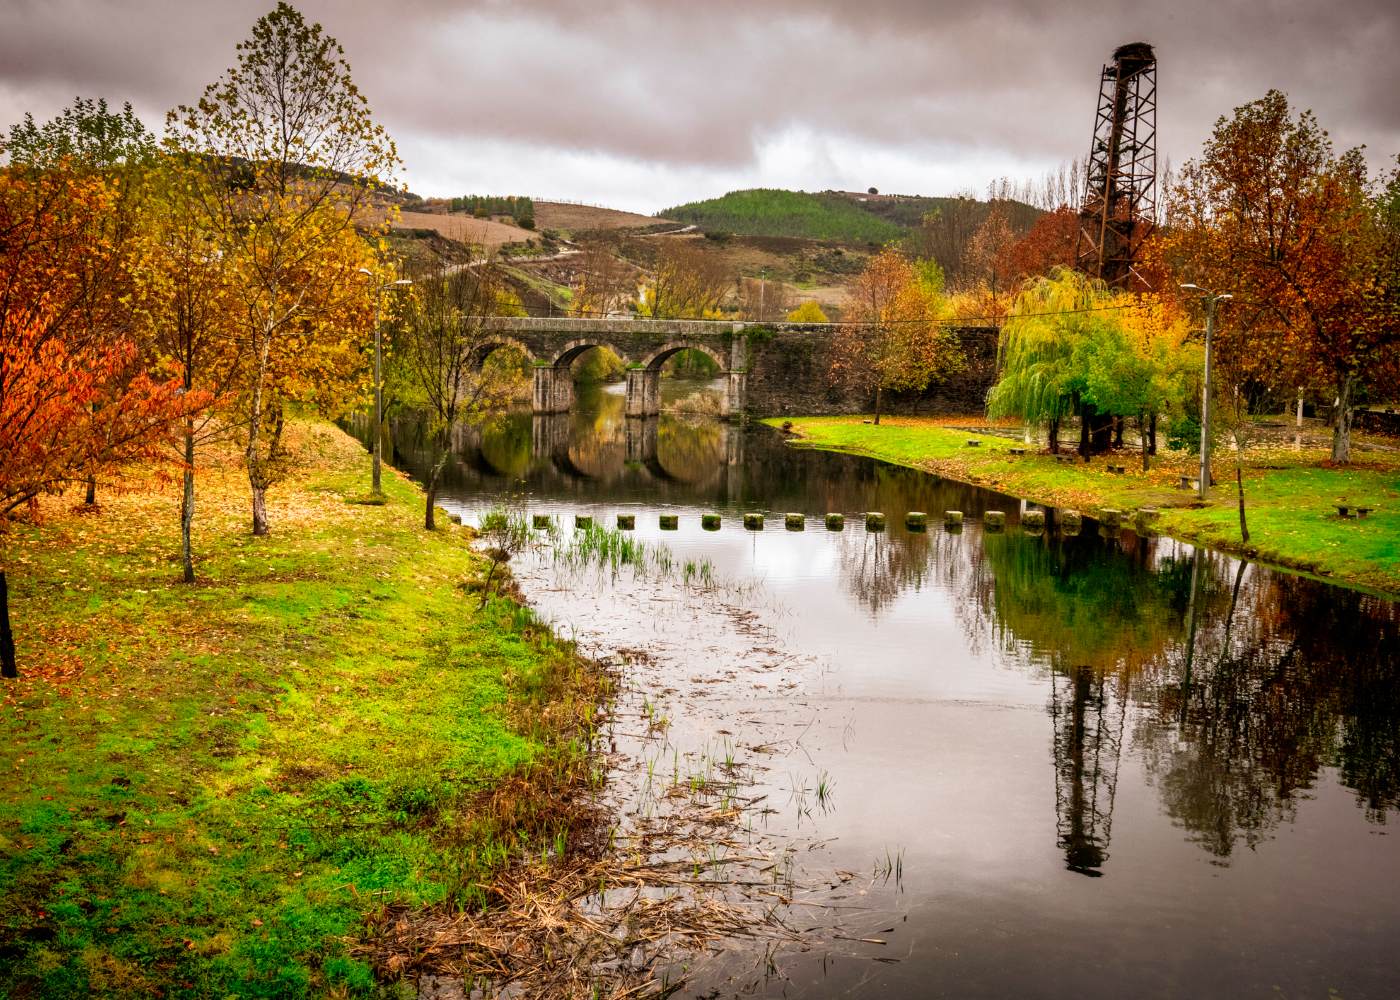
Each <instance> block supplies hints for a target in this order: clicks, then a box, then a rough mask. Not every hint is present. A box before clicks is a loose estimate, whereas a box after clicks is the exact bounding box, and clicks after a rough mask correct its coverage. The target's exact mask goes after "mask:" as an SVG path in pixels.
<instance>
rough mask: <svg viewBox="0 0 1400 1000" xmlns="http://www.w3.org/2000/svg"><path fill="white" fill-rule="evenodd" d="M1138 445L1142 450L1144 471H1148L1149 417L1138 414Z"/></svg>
mask: <svg viewBox="0 0 1400 1000" xmlns="http://www.w3.org/2000/svg"><path fill="white" fill-rule="evenodd" d="M1138 444H1139V445H1140V446H1141V448H1142V471H1143V472H1146V471H1147V455H1148V451H1147V416H1146V415H1145V414H1142V413H1139V414H1138Z"/></svg>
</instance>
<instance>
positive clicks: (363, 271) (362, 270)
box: [360, 267, 374, 278]
mask: <svg viewBox="0 0 1400 1000" xmlns="http://www.w3.org/2000/svg"><path fill="white" fill-rule="evenodd" d="M360 273H361V274H363V275H364V276H365V277H366V278H373V277H374V272H373V271H371V270H370V269H369V268H367V267H362V268H360Z"/></svg>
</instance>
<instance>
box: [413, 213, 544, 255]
mask: <svg viewBox="0 0 1400 1000" xmlns="http://www.w3.org/2000/svg"><path fill="white" fill-rule="evenodd" d="M394 228H395V229H431V230H433V231H434V232H437V233H439V234H440V235H442V236H446V237H447V238H448V239H450V240H456V241H457V242H459V243H475V244H477V245H479V246H482V247H486V248H487V249H495V248H496V247H499V246H503V245H504V244H506V243H524V242H525V241H526V240H532V239H535V238H536V237H535V234H534V233H532V232H530V231H529V230H528V229H521V228H520V227H519V226H512V225H508V224H506V223H504V222H495V221H493V220H491V219H477V218H474V217H472V216H470V215H442V214H439V213H437V212H400V213H399V217H398V220H397V221H396V222H395V223H394Z"/></svg>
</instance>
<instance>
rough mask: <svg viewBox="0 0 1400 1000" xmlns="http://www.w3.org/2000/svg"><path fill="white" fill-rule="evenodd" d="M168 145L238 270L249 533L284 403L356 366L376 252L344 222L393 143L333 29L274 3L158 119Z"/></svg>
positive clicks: (386, 161) (368, 218)
mask: <svg viewBox="0 0 1400 1000" xmlns="http://www.w3.org/2000/svg"><path fill="white" fill-rule="evenodd" d="M166 124H167V142H168V144H169V145H170V146H171V147H172V148H173V149H174V150H177V151H179V150H186V151H188V152H189V153H190V155H191V156H192V157H197V158H198V160H199V162H200V163H202V165H203V166H204V169H205V170H206V171H207V173H208V181H209V183H207V184H205V185H203V186H202V187H201V190H202V191H203V192H204V193H205V196H206V197H207V198H208V200H209V202H208V207H207V210H206V218H207V220H208V223H209V225H210V226H211V227H212V228H214V229H215V230H216V231H217V233H218V249H219V251H220V252H221V253H224V254H225V255H227V256H229V257H230V258H231V259H232V260H233V261H234V263H235V265H236V267H237V268H238V271H239V279H240V280H239V283H238V292H239V296H240V301H239V310H238V314H239V316H240V318H241V321H242V322H241V336H242V339H243V344H244V350H245V357H246V359H247V363H246V365H245V366H244V369H243V370H244V377H243V380H242V385H241V392H240V401H241V406H242V409H243V412H242V414H241V417H240V419H241V423H242V425H243V426H244V427H245V429H246V445H245V449H244V459H245V463H246V465H247V471H248V482H249V486H250V488H251V492H252V515H253V534H255V535H263V534H266V533H267V530H268V520H267V506H266V495H267V490H268V488H269V486H270V485H271V484H272V483H273V482H275V481H276V480H277V478H278V476H279V475H280V474H281V473H282V472H283V471H284V470H285V467H286V461H287V458H288V455H287V452H286V447H285V443H284V441H283V437H282V430H283V427H284V425H285V419H286V411H287V407H288V405H289V404H291V403H292V402H294V401H296V400H312V401H315V402H318V403H321V404H328V403H329V404H331V405H338V406H341V407H343V406H344V405H346V403H347V402H348V399H347V396H348V392H347V389H348V388H349V384H353V381H354V379H355V377H356V376H358V375H359V374H360V373H361V372H362V364H360V363H361V362H362V361H363V358H362V357H361V355H360V351H359V344H360V343H361V342H362V341H363V340H364V339H365V335H366V334H367V333H368V331H369V326H370V323H371V317H372V313H373V303H372V301H371V289H370V287H369V284H368V283H367V282H365V281H363V280H360V279H359V277H358V272H359V270H360V268H362V267H367V266H370V265H372V264H373V263H374V260H373V258H372V256H371V254H370V250H369V248H368V247H367V246H366V245H365V242H364V240H363V239H362V238H361V237H360V236H359V235H358V233H357V232H356V229H355V227H356V224H357V223H360V224H363V225H366V226H369V225H371V224H373V223H374V222H375V221H376V220H375V215H376V210H375V208H374V203H373V195H374V194H375V192H376V191H377V190H378V188H379V187H380V186H381V184H383V183H384V182H385V181H386V179H388V178H389V177H390V176H391V175H392V174H393V173H394V172H395V170H396V169H397V166H398V154H397V152H396V150H395V148H394V144H393V142H392V141H391V140H390V139H389V137H388V135H387V134H386V133H385V132H384V130H383V128H381V127H380V126H379V125H378V124H377V123H376V122H375V121H374V118H373V116H372V115H371V113H370V110H369V104H368V102H367V101H366V100H365V98H364V96H363V95H362V94H361V93H360V91H359V89H358V88H357V87H356V86H355V84H354V82H353V81H352V79H351V77H350V66H349V64H348V63H347V62H346V60H345V58H344V52H343V50H342V49H341V47H340V45H339V44H338V43H337V42H336V41H335V39H334V38H331V37H330V36H328V35H326V34H325V33H324V31H323V30H322V28H321V26H320V25H319V24H307V22H306V21H305V19H304V18H303V17H302V15H301V14H300V13H298V12H297V11H296V10H295V9H294V8H292V7H291V6H289V5H288V4H286V3H279V4H278V5H277V7H276V9H275V10H273V11H272V12H271V13H270V14H267V15H266V16H264V17H262V18H260V19H259V20H258V21H257V23H256V24H255V25H254V26H253V33H252V37H251V38H249V39H248V40H247V41H245V42H242V43H240V44H239V46H238V63H237V65H236V66H234V67H233V68H231V69H229V70H228V71H226V72H225V73H224V75H223V76H222V77H221V78H220V79H219V80H218V81H216V82H215V83H212V84H210V85H209V86H208V87H207V88H206V89H205V91H204V94H203V96H202V97H201V98H200V100H199V101H198V102H197V103H196V104H195V105H193V106H183V105H182V106H180V107H179V108H176V109H175V110H174V111H172V112H171V113H170V114H169V116H168V117H167V123H166Z"/></svg>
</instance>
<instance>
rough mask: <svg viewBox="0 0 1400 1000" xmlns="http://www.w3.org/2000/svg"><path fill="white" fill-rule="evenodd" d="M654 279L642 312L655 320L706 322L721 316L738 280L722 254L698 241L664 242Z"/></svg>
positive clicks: (650, 284)
mask: <svg viewBox="0 0 1400 1000" xmlns="http://www.w3.org/2000/svg"><path fill="white" fill-rule="evenodd" d="M660 242H661V247H660V249H659V250H658V252H657V258H656V267H655V270H654V272H653V274H652V279H651V281H650V282H648V283H647V285H646V287H645V288H644V289H643V294H642V308H641V312H642V314H643V315H645V316H650V317H652V318H654V319H704V318H707V317H712V316H715V315H717V314H718V312H719V307H720V305H721V304H722V303H723V302H724V300H725V298H726V297H727V296H728V295H729V292H730V290H731V289H732V288H733V286H734V279H733V278H732V277H731V276H730V273H729V271H728V270H727V269H726V267H725V265H724V261H723V260H722V259H721V258H720V257H719V255H718V254H709V253H705V252H704V250H702V249H700V248H699V247H697V246H696V245H695V241H694V240H688V239H685V238H683V237H670V238H665V239H662V240H661V241H660Z"/></svg>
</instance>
